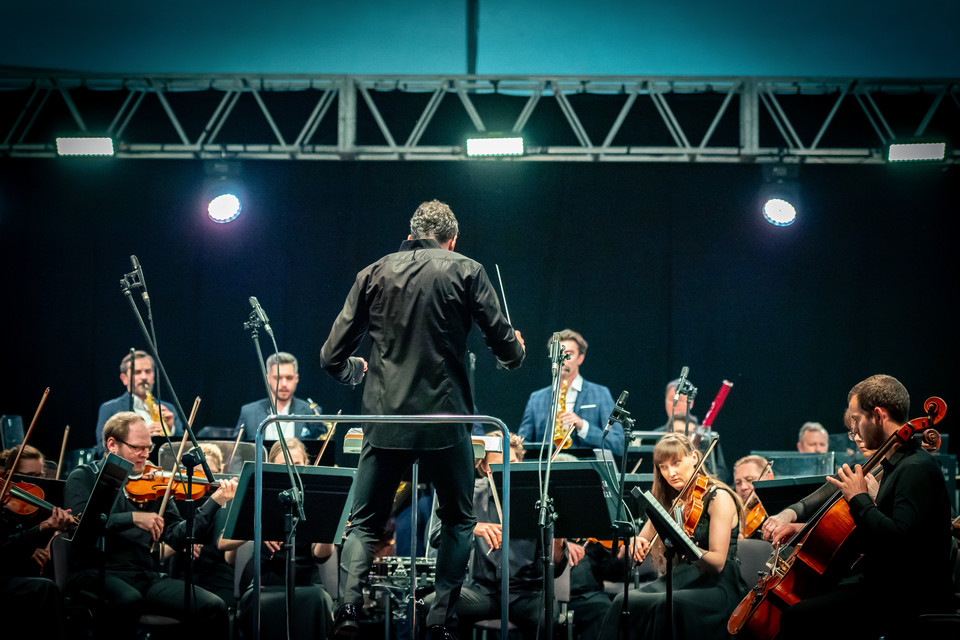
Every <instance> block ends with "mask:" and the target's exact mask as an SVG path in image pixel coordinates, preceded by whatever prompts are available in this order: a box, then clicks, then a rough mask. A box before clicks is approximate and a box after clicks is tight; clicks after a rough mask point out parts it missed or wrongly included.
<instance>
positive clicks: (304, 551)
mask: <svg viewBox="0 0 960 640" xmlns="http://www.w3.org/2000/svg"><path fill="white" fill-rule="evenodd" d="M285 442H286V445H287V448H288V449H289V451H290V459H291V462H292V463H293V464H294V466H307V465H309V464H310V458H309V456H308V455H307V450H306V448H305V447H304V445H303V442H301V441H300V440H298V439H296V438H287V439H286V440H285ZM267 460H268V461H269V462H270V463H272V464H283V461H284V456H283V451H282V449H281V445H280V441H279V440H278V441H277V442H275V443H274V444H273V446H272V447H271V448H270V452H269V454H268V458H267ZM244 542H246V541H244V540H227V539H224V538H221V539H220V542H219V547H220V549H221V550H223V551H225V552H226V558H227V561H228V562H231V563H234V571H240V572H243V573H244V574H247V573H248V574H249V575H250V576H251V577H252V576H253V569H252V567H242V566H237V565H236V558H237V556H238V553H237V551H236V550H237V549H238V548H239V547H240V546H241V545H243V544H244ZM262 544H263V548H262V550H261V562H260V566H261V581H262V588H261V592H260V611H259V614H260V616H261V618H262V620H263V623H261V625H260V637H261V638H266V639H271V638H277V639H280V638H287V637H288V634H287V624H286V623H287V617H286V616H287V613H286V589H285V585H286V572H287V559H288V554H289V553H291V549H290V547H289V546H288V545H287V543H286V542H284V541H279V540H278V541H274V540H265V541H263V542H262ZM333 551H334V549H333V545H332V544H329V543H320V542H312V541H309V540H304V539H302V538H301V537H297V539H296V543H295V545H294V547H293V549H292V553H293V559H294V580H295V583H296V588H295V589H294V598H295V602H292V603H290V606H291V607H292V608H293V611H294V613H293V615H294V616H296V617H295V622H294V627H295V634H294V636H293V637H294V638H297V639H307V638H326V637H327V626H328V625H329V624H330V621H331V620H332V619H333V614H332V611H333V599H332V598H331V597H330V595H329V594H328V593H327V591H326V590H325V589H324V588H323V582H322V579H321V570H320V565H321V564H325V563H326V562H333V560H332V559H331V558H332V557H333ZM251 564H252V563H251ZM252 601H253V584H252V581H251V583H250V585H249V587H248V588H247V590H246V592H245V593H244V594H243V596H242V597H241V598H240V602H239V603H238V612H239V617H240V624H241V628H242V629H243V633H244V634H249V635H250V636H252V635H253V634H254V630H255V628H256V622H257V613H258V612H257V611H256V610H255V609H254V608H253V607H252Z"/></svg>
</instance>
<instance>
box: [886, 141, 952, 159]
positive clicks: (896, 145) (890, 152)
mask: <svg viewBox="0 0 960 640" xmlns="http://www.w3.org/2000/svg"><path fill="white" fill-rule="evenodd" d="M946 157H947V143H946V142H942V141H931V142H891V143H890V144H888V145H887V162H942V161H943V160H944V158H946Z"/></svg>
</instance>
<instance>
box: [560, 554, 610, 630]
mask: <svg viewBox="0 0 960 640" xmlns="http://www.w3.org/2000/svg"><path fill="white" fill-rule="evenodd" d="M618 569H619V570H618ZM606 579H612V580H614V581H619V582H621V584H622V581H623V563H622V562H618V561H617V559H616V558H615V557H614V556H613V554H612V553H611V551H610V550H609V549H606V548H604V547H603V545H601V544H599V543H596V542H588V543H586V544H585V545H584V556H583V559H582V560H580V562H578V563H577V564H576V566H573V567H570V602H569V603H568V605H567V608H568V609H569V610H570V611H572V612H573V628H574V637H578V638H580V640H595V639H596V638H598V637H599V635H600V626H601V624H602V623H603V618H604V616H606V614H607V612H608V611H609V610H610V601H611V600H612V599H613V596H611V595H610V594H608V593H607V592H606V591H605V590H604V584H603V581H604V580H606Z"/></svg>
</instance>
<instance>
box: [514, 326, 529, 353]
mask: <svg viewBox="0 0 960 640" xmlns="http://www.w3.org/2000/svg"><path fill="white" fill-rule="evenodd" d="M513 332H514V333H515V334H517V340H519V341H520V346H521V347H523V351H524V353H526V351H527V345H526V343H525V342H524V341H523V336H522V335H520V332H519V331H518V330H517V329H514V330H513Z"/></svg>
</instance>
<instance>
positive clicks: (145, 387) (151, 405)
mask: <svg viewBox="0 0 960 640" xmlns="http://www.w3.org/2000/svg"><path fill="white" fill-rule="evenodd" d="M132 355H133V357H132V358H131V357H130V356H131V354H130V353H128V354H127V355H125V356H124V357H123V360H121V361H120V382H122V383H123V387H124V392H123V393H122V394H121V395H119V396H117V397H116V398H114V399H112V400H107V401H106V402H104V403H103V404H101V405H100V411H99V413H98V414H97V431H96V438H97V441H96V442H97V444H96V449H97V452H98V454H102V453H103V444H102V443H103V437H102V434H103V425H104V424H105V423H106V422H107V420H108V419H109V418H110V416H112V415H113V414H115V413H119V412H120V411H130V408H131V400H132V407H133V411H134V412H136V413H137V414H138V415H139V416H140V417H141V418H143V420H144V422H146V424H147V428H148V429H149V430H150V435H151V436H159V435H163V433H164V431H166V432H167V434H169V435H182V434H183V425H182V424H180V419H179V418H178V417H177V416H176V414H175V413H174V411H173V405H172V404H170V403H169V402H161V401H158V400H156V398H154V397H153V390H154V380H155V378H156V374H155V369H154V365H153V357H152V356H151V355H150V354H149V353H147V352H146V351H142V350H139V349H138V350H136V351H134V352H133V353H132ZM131 360H132V361H133V366H132V367H131ZM131 371H132V373H131Z"/></svg>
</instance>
